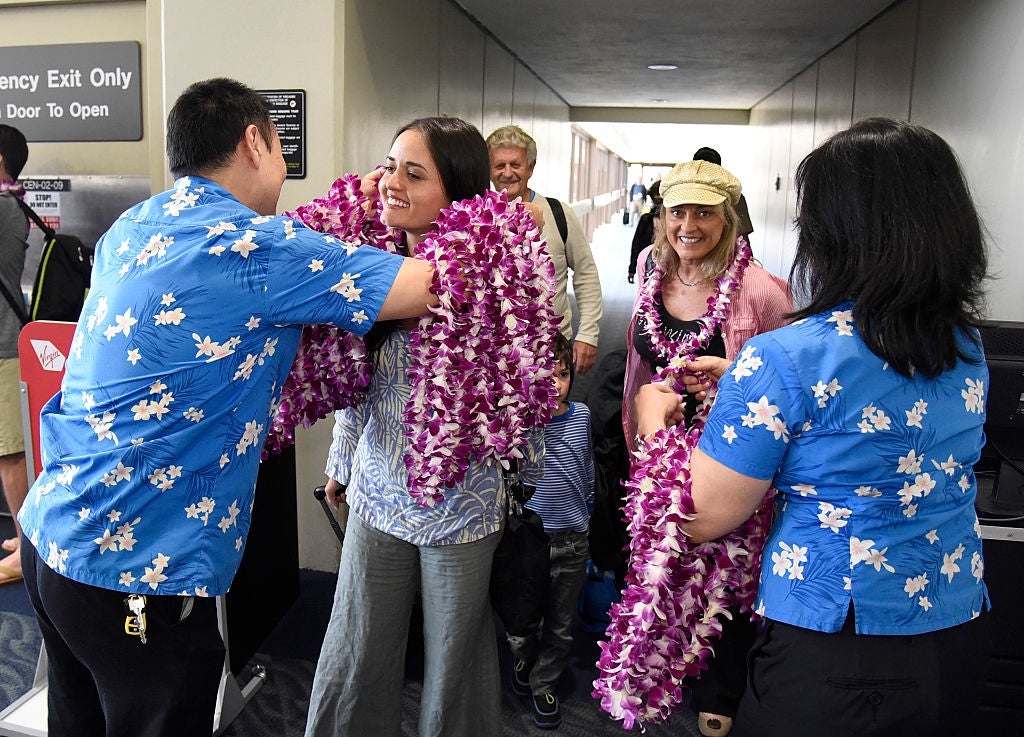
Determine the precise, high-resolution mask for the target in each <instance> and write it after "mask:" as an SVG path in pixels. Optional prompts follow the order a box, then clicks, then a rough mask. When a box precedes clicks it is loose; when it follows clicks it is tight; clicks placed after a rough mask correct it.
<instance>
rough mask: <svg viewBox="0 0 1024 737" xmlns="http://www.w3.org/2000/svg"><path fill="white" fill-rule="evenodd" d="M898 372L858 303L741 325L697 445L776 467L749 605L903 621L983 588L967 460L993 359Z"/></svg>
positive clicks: (967, 600) (976, 608)
mask: <svg viewBox="0 0 1024 737" xmlns="http://www.w3.org/2000/svg"><path fill="white" fill-rule="evenodd" d="M960 343H961V347H962V349H963V352H964V353H965V355H967V356H969V357H971V358H972V359H973V361H974V362H969V361H961V362H959V363H958V364H957V365H956V367H955V368H953V369H951V370H948V371H946V372H945V373H943V374H941V375H940V376H939V377H937V378H935V379H928V378H925V377H922V376H914V377H912V378H907V377H904V376H901V375H900V374H898V373H897V372H895V371H894V370H892V369H891V368H890V367H889V366H888V365H887V364H886V363H885V361H884V360H883V359H881V358H879V357H878V356H876V355H875V354H873V353H872V352H871V351H870V350H869V349H868V347H867V346H866V345H865V343H864V341H863V340H862V339H861V338H860V335H859V333H858V332H857V328H856V325H855V324H854V322H853V316H852V304H844V305H840V306H839V307H838V308H837V309H836V310H835V311H832V312H831V313H823V314H819V315H816V316H814V317H811V318H808V319H806V320H802V321H800V322H798V323H794V324H792V325H790V326H787V327H784V328H781V329H779V330H775V331H772V332H769V333H765V334H763V335H760V336H756V337H754V338H751V339H750V340H749V341H747V343H746V345H745V346H744V348H743V351H742V352H741V354H740V355H739V356H738V357H737V359H736V361H735V362H734V363H733V364H732V366H731V367H730V370H729V371H728V372H727V373H726V374H725V376H724V377H723V378H722V381H721V383H720V388H719V394H718V397H717V399H716V400H715V405H714V408H713V410H712V412H711V415H710V417H709V419H708V423H707V426H706V428H705V431H704V434H703V436H702V437H701V441H700V448H701V449H702V450H704V451H705V452H706V453H708V454H709V455H710V456H711V457H713V458H715V459H716V460H718V461H719V462H721V463H723V464H724V465H726V466H728V467H729V468H731V469H732V470H734V471H737V472H739V473H742V474H745V475H747V476H750V477H753V478H760V479H766V478H774V484H773V485H774V486H775V487H776V488H777V489H778V492H779V493H778V496H777V497H776V503H775V521H774V524H773V525H772V529H771V531H770V533H769V536H768V539H767V541H766V544H765V548H764V558H763V561H762V568H761V584H760V590H759V592H758V606H757V611H758V613H759V614H761V615H763V616H765V617H767V618H769V619H773V620H777V621H780V622H786V623H788V624H792V625H795V626H798V627H804V628H807V629H812V630H817V631H821V632H836V631H838V630H839V629H841V628H842V625H843V622H844V621H845V619H846V616H847V613H848V612H849V609H850V606H851V605H852V606H853V610H854V614H855V618H856V631H857V632H858V633H861V634H871V635H912V634H920V633H923V632H931V631H935V630H939V629H943V628H946V627H952V626H954V625H957V624H961V623H963V622H966V621H968V620H970V619H972V618H973V617H976V616H978V614H980V612H981V611H982V610H983V609H984V608H986V606H987V604H988V592H987V590H986V588H985V584H984V581H983V579H982V575H983V571H984V563H983V560H982V553H981V530H980V527H979V525H978V520H977V516H976V514H975V511H974V498H975V494H976V492H977V484H976V481H975V477H974V470H973V466H974V463H975V462H976V461H977V460H978V458H979V456H980V454H981V448H982V446H983V445H984V434H983V432H982V425H983V424H984V422H985V404H984V396H985V385H986V383H987V381H988V371H987V368H986V365H985V362H984V357H983V354H982V351H981V348H980V347H979V346H976V345H975V344H974V343H972V342H971V340H970V338H969V337H967V336H962V338H961V341H960Z"/></svg>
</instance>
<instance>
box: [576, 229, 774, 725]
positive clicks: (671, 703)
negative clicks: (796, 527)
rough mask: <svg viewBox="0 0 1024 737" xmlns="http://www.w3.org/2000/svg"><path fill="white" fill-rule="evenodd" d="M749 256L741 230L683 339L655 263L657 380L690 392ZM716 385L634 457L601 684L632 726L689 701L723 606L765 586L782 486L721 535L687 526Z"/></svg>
mask: <svg viewBox="0 0 1024 737" xmlns="http://www.w3.org/2000/svg"><path fill="white" fill-rule="evenodd" d="M750 260H751V257H750V247H749V246H748V245H747V242H746V239H744V238H742V237H740V238H739V239H737V243H736V253H735V256H734V258H733V261H732V263H731V264H730V266H729V268H728V269H727V270H726V272H725V273H724V274H723V275H722V276H721V277H719V279H718V281H717V289H716V293H715V294H714V295H713V296H712V297H711V298H710V299H709V300H708V312H707V314H705V315H704V317H702V318H700V323H701V327H700V330H699V331H698V332H697V333H696V334H693V335H690V336H688V337H686V338H684V339H683V340H680V341H670V340H668V339H667V338H665V337H664V336H663V335H661V334H660V329H661V321H660V318H659V317H658V312H657V309H656V308H655V305H654V298H655V295H656V294H657V291H658V290H660V288H661V286H660V285H661V276H662V272H661V269H660V268H658V269H655V270H654V271H653V272H652V274H651V277H650V278H648V279H647V281H646V282H645V284H644V287H643V291H642V293H641V302H640V310H641V313H642V314H643V315H644V317H645V318H646V321H647V325H648V326H652V327H651V328H650V329H651V330H652V335H651V338H652V343H653V345H654V347H655V350H656V351H658V352H659V354H661V355H662V356H663V357H664V358H666V359H669V358H671V360H670V361H669V366H668V367H667V368H666V369H664V370H662V371H659V372H658V373H657V374H656V375H655V377H654V380H655V381H665V382H666V383H669V384H670V385H671V386H673V387H675V389H676V391H677V392H679V391H685V389H683V388H682V382H681V374H682V372H683V371H684V370H685V361H686V360H688V359H690V358H693V357H694V356H695V355H696V354H697V352H698V351H699V350H700V349H701V348H702V347H704V346H705V345H707V342H708V341H709V340H710V338H711V336H712V335H713V334H714V332H715V330H716V329H717V328H718V326H719V325H720V324H721V323H722V322H723V321H724V320H726V319H727V318H728V316H729V311H730V300H731V298H732V297H733V296H735V294H736V293H737V291H738V290H739V288H740V283H741V281H742V278H743V272H744V271H745V269H746V267H747V265H748V264H749V263H750ZM716 389H717V387H716V386H712V387H711V388H710V389H709V391H708V398H707V399H706V400H705V401H704V402H703V403H701V405H700V406H699V407H698V409H697V414H696V416H695V417H694V419H693V422H692V423H691V424H690V426H689V427H686V426H683V425H679V426H676V427H672V428H668V429H666V430H659V431H658V432H657V433H655V434H654V435H652V436H650V437H648V438H647V440H646V441H645V442H644V443H641V444H640V446H639V447H638V448H637V450H636V451H635V452H634V453H633V455H632V458H631V470H630V479H629V480H628V481H627V482H626V483H625V485H626V488H627V501H626V505H625V508H624V510H623V514H624V516H625V518H626V521H627V523H628V530H629V533H630V544H629V548H630V558H629V571H628V572H627V574H626V587H625V589H624V591H623V592H622V599H621V600H620V601H619V602H617V603H615V604H613V605H612V608H611V612H610V614H611V623H610V624H609V625H608V629H607V631H606V633H605V634H606V637H607V641H605V642H602V643H600V647H601V657H600V659H599V660H598V663H597V665H598V669H599V670H600V674H599V676H598V678H597V680H595V681H594V692H593V695H594V698H596V699H599V700H600V703H601V708H602V709H603V710H604V711H606V712H608V714H610V715H611V717H612V718H614V719H618V720H621V721H622V726H623V727H624V728H626V729H632V727H633V725H634V724H636V723H637V722H639V723H640V725H641V728H642V727H643V726H644V724H645V723H647V722H653V721H656V720H658V719H666V718H668V716H669V715H670V714H671V713H672V711H673V710H674V709H676V708H677V707H678V706H679V704H680V703H681V702H682V699H683V685H682V684H683V681H684V679H686V678H696V677H699V675H700V674H701V672H702V671H704V670H705V669H706V668H707V660H708V658H709V657H711V656H712V654H713V652H714V650H713V645H714V641H715V639H716V638H718V637H720V636H721V634H722V625H721V622H720V621H719V618H718V615H721V616H725V617H729V618H731V617H732V616H733V612H750V611H751V609H752V606H753V602H754V599H755V596H756V594H757V585H758V578H759V575H760V569H761V551H762V549H763V547H764V541H765V537H766V535H767V531H768V527H769V526H770V524H771V497H772V495H773V493H774V492H770V493H769V494H768V495H767V496H766V497H765V499H764V501H763V502H762V503H761V505H760V506H759V507H758V509H757V511H756V512H755V513H754V515H753V516H752V517H751V518H750V519H749V520H747V521H746V522H745V523H744V524H743V525H741V526H740V527H739V528H737V529H736V530H733V531H732V532H730V533H728V534H727V535H724V536H723V537H721V538H719V539H717V540H713V541H710V542H706V543H691V542H690V541H689V539H688V538H687V536H686V534H685V532H683V529H682V526H683V525H684V524H685V523H686V522H688V521H689V520H691V519H693V514H694V506H693V494H692V488H691V477H690V458H691V455H692V453H693V450H694V449H695V448H696V447H697V443H698V441H699V440H700V436H701V432H702V431H703V429H704V423H705V421H706V419H707V416H708V412H709V410H710V406H711V404H712V402H713V398H714V394H715V390H716Z"/></svg>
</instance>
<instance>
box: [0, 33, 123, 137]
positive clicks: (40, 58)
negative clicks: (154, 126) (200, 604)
mask: <svg viewBox="0 0 1024 737" xmlns="http://www.w3.org/2000/svg"><path fill="white" fill-rule="evenodd" d="M140 54H141V50H140V47H139V43H138V42H137V41H114V42H108V43H87V44H59V45H51V46H6V47H0V123H6V124H7V125H12V126H14V127H15V128H17V129H18V130H20V131H21V132H22V133H24V134H25V138H27V139H28V140H29V141H138V140H140V139H141V138H142V80H141V72H140V70H141V64H140V58H141V57H140Z"/></svg>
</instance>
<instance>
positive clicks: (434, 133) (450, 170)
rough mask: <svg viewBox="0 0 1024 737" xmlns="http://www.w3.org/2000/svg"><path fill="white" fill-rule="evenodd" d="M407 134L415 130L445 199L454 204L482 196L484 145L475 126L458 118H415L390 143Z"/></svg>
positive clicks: (487, 164) (486, 162) (487, 170)
mask: <svg viewBox="0 0 1024 737" xmlns="http://www.w3.org/2000/svg"><path fill="white" fill-rule="evenodd" d="M407 130H417V131H419V132H420V135H422V136H423V141H424V142H425V143H426V144H427V150H428V151H430V157H431V158H432V159H433V160H434V166H436V167H437V171H438V174H439V175H440V177H441V186H442V187H443V188H444V193H445V195H446V196H447V197H448V198H449V199H451V200H452V202H456V201H458V200H468V199H470V198H471V197H474V196H476V195H478V194H483V193H484V192H486V191H487V188H488V187H489V186H490V184H491V157H490V152H489V151H488V149H487V142H486V141H484V137H483V136H481V135H480V131H478V130H477V129H476V127H475V126H473V125H471V124H470V123H467V122H466V121H465V120H462V119H461V118H452V117H448V116H442V117H437V118H418V119H416V120H413V121H412V122H410V123H407V124H406V125H403V126H402V127H401V128H399V129H398V132H397V133H395V138H394V139H392V143H393V142H394V140H395V139H397V138H398V137H399V136H400V135H402V134H403V133H405V132H406V131H407Z"/></svg>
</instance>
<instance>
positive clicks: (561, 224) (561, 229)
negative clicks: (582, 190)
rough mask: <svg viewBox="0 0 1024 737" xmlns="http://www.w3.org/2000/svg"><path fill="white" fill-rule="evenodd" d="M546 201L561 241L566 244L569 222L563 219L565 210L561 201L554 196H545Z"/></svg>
mask: <svg viewBox="0 0 1024 737" xmlns="http://www.w3.org/2000/svg"><path fill="white" fill-rule="evenodd" d="M544 199H546V200H547V201H548V205H549V206H550V207H551V214H552V215H554V216H555V225H557V226H558V234H559V235H560V236H562V243H563V244H565V245H568V240H569V223H568V222H566V220H565V210H563V209H562V203H561V202H559V201H558V199H557V198H555V197H545V198H544Z"/></svg>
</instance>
